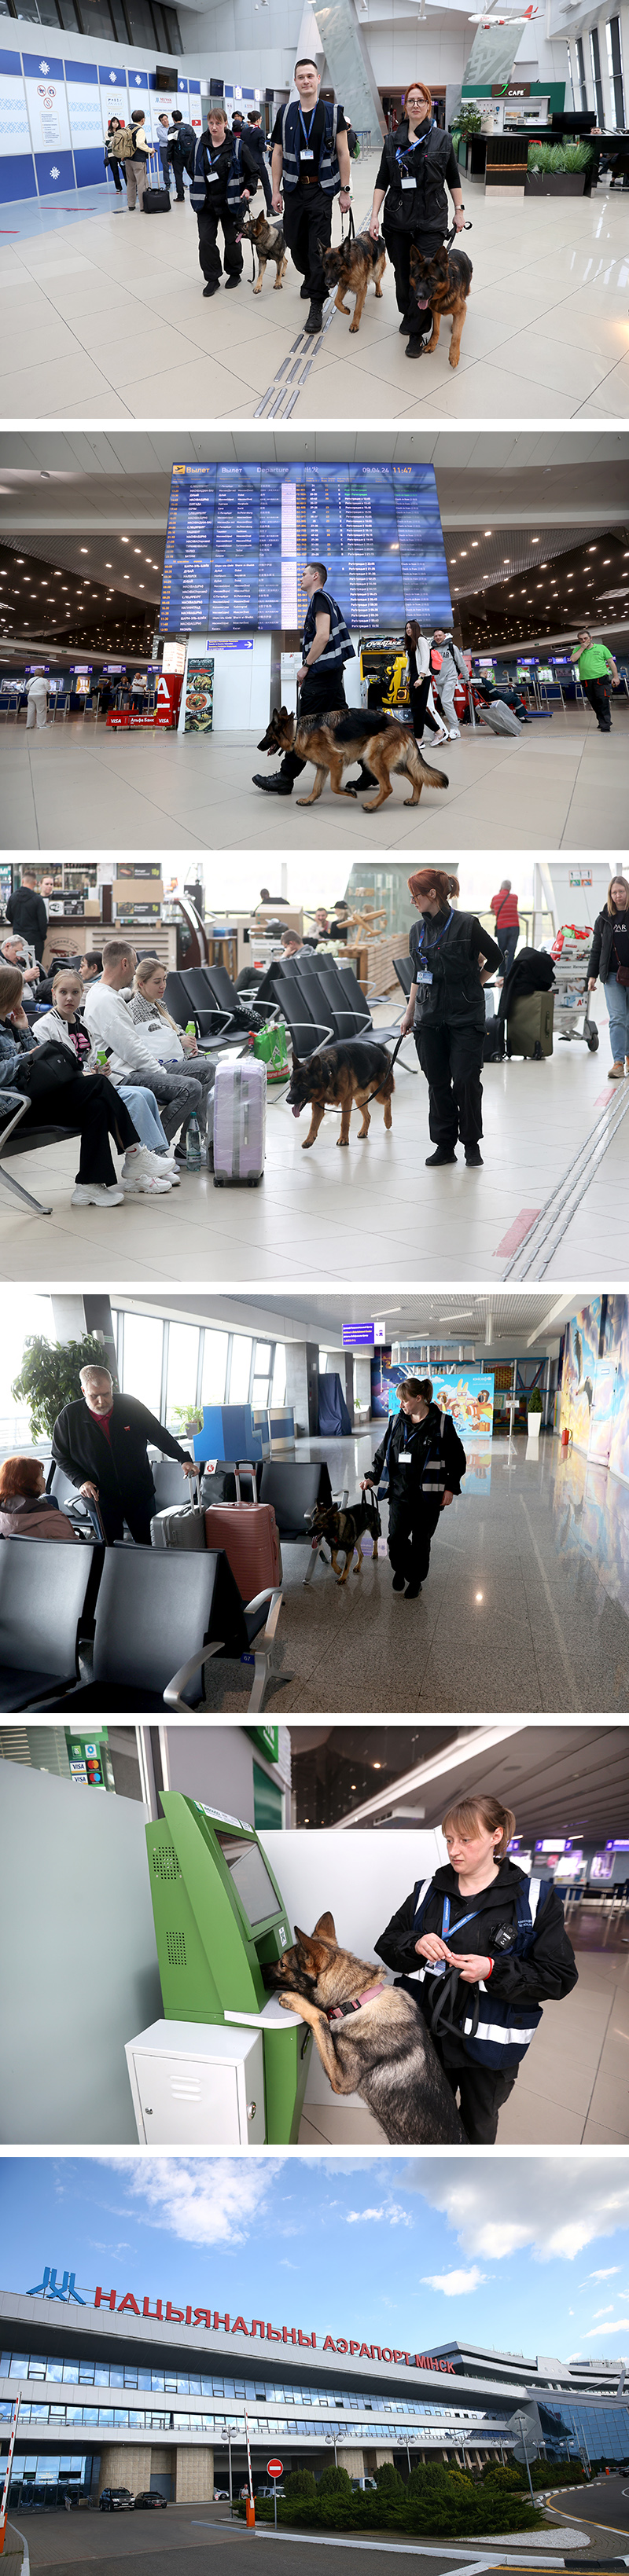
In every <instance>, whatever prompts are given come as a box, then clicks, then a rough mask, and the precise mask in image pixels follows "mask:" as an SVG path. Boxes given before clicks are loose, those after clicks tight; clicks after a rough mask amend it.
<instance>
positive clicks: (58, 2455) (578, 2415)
mask: <svg viewBox="0 0 629 2576" xmlns="http://www.w3.org/2000/svg"><path fill="white" fill-rule="evenodd" d="M409 2304H410V2303H409ZM365 2309H366V2318H365V2337H367V2335H368V2334H369V2321H368V2290H367V2289H366V2292H365ZM278 2318H280V2320H281V2312H280V2311H279V2310H278ZM0 2346H1V2350H0V2418H1V2428H0V2429H1V2433H2V2441H3V2447H4V2450H5V2452H6V2448H7V2445H8V2440H9V2432H10V2425H11V2418H12V2415H13V2410H14V2407H15V2402H16V2398H17V2397H18V2396H19V2398H20V2413H19V2419H18V2428H17V2437H16V2445H15V2453H14V2467H13V2485H12V2502H13V2504H14V2506H15V2507H17V2506H18V2504H19V2506H20V2509H21V2510H22V2511H23V2510H24V2507H25V2505H27V2504H28V2502H29V2495H30V2499H31V2500H32V2501H35V2499H36V2498H41V2497H42V2494H44V2495H45V2496H46V2500H47V2501H52V2494H51V2490H53V2489H54V2490H56V2491H57V2492H58V2493H63V2492H64V2491H65V2492H67V2491H70V2492H71V2493H72V2494H74V2495H75V2496H76V2497H81V2498H82V2499H83V2500H85V2501H86V2502H87V2501H88V2500H90V2501H91V2502H93V2503H96V2501H97V2499H98V2496H99V2494H100V2493H101V2491H102V2488H103V2487H105V2486H127V2487H130V2488H131V2490H132V2492H133V2493H134V2494H138V2493H140V2492H141V2491H142V2490H144V2489H146V2488H157V2489H160V2490H161V2491H162V2493H163V2494H164V2495H165V2496H166V2497H167V2498H169V2499H171V2500H172V2501H173V2502H177V2503H194V2502H197V2501H198V2502H208V2501H209V2500H210V2499H211V2498H212V2496H213V2493H214V2488H215V2486H216V2487H220V2488H222V2489H224V2490H228V2488H229V2485H230V2480H231V2483H232V2485H233V2491H234V2493H237V2492H238V2490H239V2488H240V2487H241V2486H242V2485H243V2483H244V2482H245V2479H246V2474H247V2453H246V2440H247V2434H248V2436H249V2443H250V2448H251V2460H252V2473H253V2483H254V2487H255V2488H257V2487H260V2486H261V2485H263V2484H264V2482H265V2473H266V2463H267V2458H268V2456H269V2453H275V2454H277V2451H278V2445H279V2451H280V2456H281V2458H282V2461H283V2465H284V2470H285V2471H287V2470H288V2469H290V2468H296V2467H305V2466H310V2467H312V2468H313V2469H314V2470H315V2471H316V2472H318V2471H320V2470H321V2469H323V2468H324V2467H325V2465H326V2462H328V2461H329V2460H330V2459H331V2457H332V2456H334V2457H335V2458H338V2459H339V2460H340V2461H341V2462H342V2464H343V2466H344V2467H346V2468H347V2469H348V2471H349V2474H350V2475H351V2476H352V2477H362V2476H364V2475H369V2474H373V2471H374V2470H375V2468H376V2467H378V2466H379V2465H380V2463H381V2462H382V2461H384V2460H393V2461H394V2462H395V2463H396V2465H397V2466H398V2467H399V2469H400V2471H401V2473H402V2475H406V2473H407V2470H408V2469H409V2468H410V2467H411V2466H412V2465H413V2462H414V2461H416V2460H429V2459H431V2458H432V2459H434V2458H436V2459H438V2460H446V2461H448V2462H451V2463H453V2464H454V2463H456V2464H458V2465H459V2466H460V2467H462V2468H463V2467H465V2468H473V2467H475V2466H478V2467H482V2466H484V2465H485V2464H486V2463H487V2461H489V2460H490V2459H491V2458H493V2457H496V2458H497V2459H498V2460H501V2461H505V2460H508V2458H509V2455H510V2453H511V2451H512V2449H513V2445H514V2442H515V2440H516V2438H517V2434H518V2429H519V2427H518V2424H517V2421H516V2419H517V2418H518V2416H521V2414H522V2412H523V2411H524V2413H525V2415H526V2417H527V2419H528V2420H529V2422H530V2424H531V2426H532V2427H533V2428H534V2430H535V2432H536V2435H537V2441H538V2444H539V2446H540V2448H541V2449H542V2450H543V2451H545V2453H546V2456H547V2458H548V2460H549V2463H552V2462H554V2461H556V2460H559V2459H566V2458H567V2457H570V2458H575V2459H576V2458H578V2457H579V2456H582V2458H583V2459H584V2461H585V2463H586V2465H587V2464H588V2463H590V2464H594V2463H595V2462H599V2461H605V2462H607V2461H609V2462H610V2463H612V2464H613V2465H615V2466H618V2465H620V2464H624V2465H627V2464H628V2463H629V2394H628V2395H627V2396H625V2395H624V2394H623V2390H624V2380H625V2373H624V2369H623V2366H622V2365H621V2364H620V2363H619V2362H618V2361H617V2360H610V2361H601V2360H599V2359H597V2360H596V2361H583V2362H581V2361H575V2362H561V2361H558V2360H554V2359H552V2358H547V2357H544V2358H542V2357H541V2356H539V2355H538V2356H537V2358H528V2357H525V2355H523V2354H522V2353H509V2352H504V2353H501V2352H492V2351H489V2350H487V2351H483V2350H479V2349H476V2348H474V2347H472V2346H468V2345H465V2344H463V2343H459V2342H458V2341H457V2340H456V2339H454V2340H453V2341H452V2342H451V2343H449V2344H444V2345H443V2346H441V2348H440V2349H439V2350H438V2351H437V2352H433V2353H425V2352H421V2351H419V2350H418V2351H417V2352H413V2351H410V2350H408V2351H405V2352H402V2351H398V2350H395V2351H392V2350H391V2349H389V2348H387V2347H384V2348H383V2347H382V2346H380V2345H378V2344H377V2343H374V2342H372V2341H371V2339H370V2340H369V2341H367V2340H365V2341H364V2342H358V2341H356V2340H354V2339H353V2338H352V2337H351V2335H350V2334H349V2333H348V2334H347V2335H342V2334H339V2333H338V2332H337V2331H336V2329H335V2332H334V2334H332V2333H331V2332H327V2331H326V2329H325V2327H324V2328H323V2330H321V2329H320V2328H318V2327H317V2328H314V2327H313V2325H312V2323H311V2322H309V2321H308V2320H304V2322H303V2323H302V2324H301V2325H300V2324H293V2323H292V2322H291V2323H288V2324H284V2323H282V2322H281V2321H280V2322H274V2321H273V2320H268V2319H267V2318H256V2317H252V2316H250V2315H249V2313H247V2315H244V2314H239V2315H234V2316H233V2317H232V2316H230V2315H228V2314H226V2313H225V2311H222V2312H219V2311H218V2310H217V2309H214V2308H213V2307H207V2306H206V2305H205V2303H204V2299H203V2290H202V2285H201V2284H200V2301H199V2305H198V2306H196V2305H195V2306H194V2307H193V2306H191V2305H190V2306H186V2307H185V2308H180V2307H178V2306H176V2305H175V2304H174V2302H173V2301H172V2299H171V2298H169V2297H168V2296H167V2293H166V2287H165V2289H164V2295H163V2297H162V2298H155V2297H151V2298H148V2297H146V2296H145V2295H144V2293H143V2291H142V2289H141V2288H140V2289H131V2288H129V2287H127V2285H126V2283H124V2282H123V2281H122V2280H121V2281H120V2285H119V2286H112V2284H111V2281H110V2276H109V2274H107V2276H106V2279H105V2280H104V2281H103V2282H102V2283H101V2284H98V2285H96V2286H95V2288H93V2289H90V2290H86V2289H83V2288H78V2289H77V2287H76V2282H75V2275H74V2273H72V2272H71V2271H65V2272H58V2271H56V2270H55V2269H53V2268H52V2267H51V2266H49V2265H46V2266H44V2267H43V2268H42V2279H41V2282H40V2283H37V2284H36V2285H35V2287H34V2288H33V2289H32V2290H31V2291H29V2294H28V2295H27V2296H26V2297H22V2296H20V2295H17V2294H15V2293H11V2292H8V2291H6V2292H3V2293H2V2294H0Z"/></svg>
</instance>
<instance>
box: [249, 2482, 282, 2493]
mask: <svg viewBox="0 0 629 2576" xmlns="http://www.w3.org/2000/svg"><path fill="white" fill-rule="evenodd" d="M285 2494H286V2488H285V2487H276V2485H275V2482H274V2483H273V2486H272V2487H256V2496H274V2495H278V2496H285Z"/></svg>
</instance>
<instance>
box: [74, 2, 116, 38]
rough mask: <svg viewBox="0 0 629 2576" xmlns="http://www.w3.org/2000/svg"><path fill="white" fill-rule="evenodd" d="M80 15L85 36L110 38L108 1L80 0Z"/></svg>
mask: <svg viewBox="0 0 629 2576" xmlns="http://www.w3.org/2000/svg"><path fill="white" fill-rule="evenodd" d="M81 15H82V18H83V26H84V30H85V34H86V36H111V31H112V30H111V10H110V7H109V0H82V9H81Z"/></svg>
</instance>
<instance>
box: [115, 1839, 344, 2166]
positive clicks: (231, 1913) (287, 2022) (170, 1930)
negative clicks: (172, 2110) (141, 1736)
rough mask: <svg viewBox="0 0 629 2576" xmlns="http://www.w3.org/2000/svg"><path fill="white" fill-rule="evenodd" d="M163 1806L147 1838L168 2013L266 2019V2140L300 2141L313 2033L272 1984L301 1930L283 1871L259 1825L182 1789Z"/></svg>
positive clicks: (220, 2021)
mask: <svg viewBox="0 0 629 2576" xmlns="http://www.w3.org/2000/svg"><path fill="white" fill-rule="evenodd" d="M160 1805H161V1807H162V1808H163V1811H164V1822H163V1823H160V1824H156V1825H147V1827H146V1840H147V1846H148V1862H149V1872H150V1880H151V1895H152V1900H153V1914H154V1918H155V1935H156V1941H157V1955H158V1960H159V1972H160V1978H161V1987H162V1998H163V2004H164V2012H165V2015H166V2019H167V2022H168V2023H173V2022H194V2023H195V2024H197V2025H198V2024H200V2023H203V2022H205V2023H208V2024H214V2025H219V2026H221V2027H222V2028H223V2029H225V2028H226V2027H227V2028H229V2027H230V2026H232V2025H234V2026H235V2029H234V2035H235V2030H236V2029H237V2026H238V2024H239V2023H240V2024H241V2025H242V2026H243V2028H246V2027H247V2024H249V2026H250V2027H252V2026H253V2027H256V2028H258V2029H259V2028H260V2027H261V2029H262V2046H263V2062H264V2093H265V2106H266V2142H267V2144H268V2145H269V2146H286V2145H291V2146H293V2145H294V2144H295V2142H296V2139H297V2136H298V2131H299V2122H300V2117H301V2108H302V2103H303V2098H304V2092H305V2087H306V2077H307V2073H308V2066H309V2063H310V2051H311V2047H312V2033H311V2031H309V2030H307V2029H306V2027H305V2024H304V2022H303V2021H299V2020H298V2019H297V2017H296V2016H295V2017H293V2016H292V2014H290V2013H285V2012H281V2011H278V2007H277V1997H269V1995H268V1993H267V1988H266V1986H265V1984H264V1977H263V1970H264V1968H265V1967H267V1966H270V1965H271V1964H272V1962H273V1961H274V1960H275V1959H279V1958H280V1957H281V1953H282V1950H285V1949H286V1948H287V1947H289V1945H290V1943H291V1942H292V1937H293V1936H292V1932H291V1928H290V1924H289V1921H288V1916H287V1913H286V1910H285V1906H284V1903H283V1899H282V1895H281V1892H280V1889H279V1887H278V1884H277V1879H276V1878H274V1876H273V1871H272V1869H271V1867H270V1864H269V1861H268V1860H267V1857H266V1853H265V1852H264V1851H263V1849H262V1845H261V1843H260V1842H259V1840H258V1836H257V1834H256V1832H255V1830H254V1827H253V1825H248V1824H242V1823H241V1822H240V1820H239V1818H238V1817H237V1816H224V1815H221V1814H220V1812H219V1811H218V1810H217V1809H216V1808H214V1807H206V1806H203V1805H202V1804H201V1801H200V1800H199V1799H198V1798H187V1797H184V1796H183V1795H182V1794H181V1792H180V1791H179V1790H177V1789H165V1790H162V1791H160ZM261 2015H264V2016H265V2019H264V2020H263V2021H262V2023H260V2016H261ZM265 2022H266V2026H265Z"/></svg>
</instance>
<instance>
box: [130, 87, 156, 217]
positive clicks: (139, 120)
mask: <svg viewBox="0 0 629 2576" xmlns="http://www.w3.org/2000/svg"><path fill="white" fill-rule="evenodd" d="M126 132H127V134H130V135H131V137H132V150H131V152H130V154H128V156H127V159H126V161H125V164H124V170H125V178H126V182H127V206H128V209H129V213H130V215H132V214H133V212H134V208H135V204H136V200H137V204H138V205H139V208H140V214H141V213H142V207H143V204H144V191H145V188H146V184H147V164H148V158H149V153H150V149H151V146H150V143H149V138H148V134H147V131H146V120H145V115H144V108H143V107H134V108H132V110H131V123H130V125H128V126H127V127H126Z"/></svg>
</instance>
